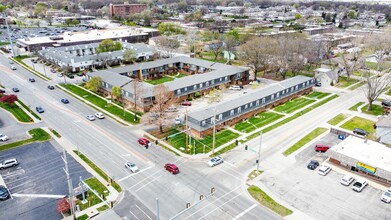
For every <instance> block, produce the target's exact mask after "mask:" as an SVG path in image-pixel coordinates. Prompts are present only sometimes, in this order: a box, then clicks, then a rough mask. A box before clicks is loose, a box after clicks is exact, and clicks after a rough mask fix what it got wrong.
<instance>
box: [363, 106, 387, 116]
mask: <svg viewBox="0 0 391 220" xmlns="http://www.w3.org/2000/svg"><path fill="white" fill-rule="evenodd" d="M367 108H368V104H367V105H365V106H364V107H362V108H361V112H363V113H365V114H370V115H382V114H383V113H384V109H383V108H382V107H381V106H380V105H375V104H372V110H371V111H367Z"/></svg>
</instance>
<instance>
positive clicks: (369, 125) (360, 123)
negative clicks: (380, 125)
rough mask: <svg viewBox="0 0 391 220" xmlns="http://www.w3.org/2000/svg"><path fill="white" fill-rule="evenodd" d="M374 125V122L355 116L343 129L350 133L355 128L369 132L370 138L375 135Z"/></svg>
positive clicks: (342, 126)
mask: <svg viewBox="0 0 391 220" xmlns="http://www.w3.org/2000/svg"><path fill="white" fill-rule="evenodd" d="M374 124H375V122H374V121H371V120H368V119H365V118H360V117H357V116H355V117H354V118H352V119H350V120H349V121H347V122H345V123H344V124H343V125H341V128H344V129H346V130H349V131H353V129H354V128H361V129H364V130H365V131H367V132H369V137H373V135H374V133H375V129H374V128H373V125H374Z"/></svg>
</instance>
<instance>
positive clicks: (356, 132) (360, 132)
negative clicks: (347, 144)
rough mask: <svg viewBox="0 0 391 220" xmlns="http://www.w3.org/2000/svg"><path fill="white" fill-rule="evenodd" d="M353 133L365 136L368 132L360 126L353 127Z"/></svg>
mask: <svg viewBox="0 0 391 220" xmlns="http://www.w3.org/2000/svg"><path fill="white" fill-rule="evenodd" d="M353 134H358V135H362V136H367V135H368V134H369V133H368V132H367V131H365V130H363V129H361V128H355V129H354V130H353Z"/></svg>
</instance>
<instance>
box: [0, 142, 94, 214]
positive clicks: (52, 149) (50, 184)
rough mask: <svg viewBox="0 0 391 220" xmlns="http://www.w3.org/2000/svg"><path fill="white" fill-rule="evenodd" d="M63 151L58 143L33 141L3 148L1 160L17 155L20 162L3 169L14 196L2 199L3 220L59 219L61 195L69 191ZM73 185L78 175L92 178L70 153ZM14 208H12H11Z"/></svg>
mask: <svg viewBox="0 0 391 220" xmlns="http://www.w3.org/2000/svg"><path fill="white" fill-rule="evenodd" d="M62 155H63V153H62V151H61V150H60V147H59V146H57V144H56V143H51V142H43V143H33V144H29V145H26V146H22V147H18V148H14V149H11V150H8V151H4V152H2V153H1V154H0V161H3V160H4V159H9V158H16V159H17V160H18V162H19V165H18V166H16V167H11V168H8V169H4V170H1V171H0V175H1V176H2V178H3V179H4V182H5V184H6V186H7V187H8V189H9V191H10V193H11V195H12V199H8V200H6V201H0V204H1V205H0V219H60V218H62V216H61V215H60V214H59V213H58V212H57V211H56V207H57V201H58V199H59V198H61V197H64V196H65V195H67V194H68V186H67V181H66V175H65V172H64V170H63V167H64V162H63V160H62V158H61V157H62ZM67 158H68V166H69V170H70V173H71V175H72V176H71V177H72V183H73V187H77V186H78V183H79V177H80V176H82V178H83V179H87V178H90V177H91V174H90V173H88V172H87V171H86V170H85V169H84V168H83V167H82V166H81V165H80V164H79V163H77V162H76V161H75V160H74V159H73V158H72V157H71V156H69V155H68V156H67ZM10 210H12V211H10Z"/></svg>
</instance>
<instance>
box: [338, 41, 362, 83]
mask: <svg viewBox="0 0 391 220" xmlns="http://www.w3.org/2000/svg"><path fill="white" fill-rule="evenodd" d="M365 39H366V37H362V38H359V37H356V38H355V39H354V40H353V41H352V43H353V46H354V47H353V48H351V49H350V52H349V53H346V52H345V53H342V55H341V58H342V65H343V68H344V70H345V73H346V77H347V79H349V78H350V76H351V75H352V74H353V72H354V71H355V70H357V69H358V68H360V67H361V66H362V65H363V63H364V61H365V57H364V56H363V49H362V48H361V47H362V46H363V43H364V41H365Z"/></svg>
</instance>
